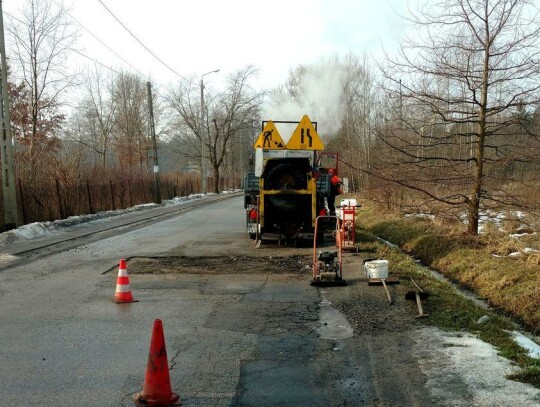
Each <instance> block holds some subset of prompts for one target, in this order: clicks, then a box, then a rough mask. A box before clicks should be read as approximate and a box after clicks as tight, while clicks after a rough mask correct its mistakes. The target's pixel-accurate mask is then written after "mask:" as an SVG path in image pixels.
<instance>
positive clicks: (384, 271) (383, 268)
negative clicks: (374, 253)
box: [364, 260, 388, 279]
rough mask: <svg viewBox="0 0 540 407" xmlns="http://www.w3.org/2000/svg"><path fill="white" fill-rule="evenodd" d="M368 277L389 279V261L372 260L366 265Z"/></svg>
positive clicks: (365, 270) (365, 269)
mask: <svg viewBox="0 0 540 407" xmlns="http://www.w3.org/2000/svg"><path fill="white" fill-rule="evenodd" d="M364 272H365V273H366V277H367V278H368V279H370V278H388V260H371V261H366V262H365V263H364Z"/></svg>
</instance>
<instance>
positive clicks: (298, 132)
mask: <svg viewBox="0 0 540 407" xmlns="http://www.w3.org/2000/svg"><path fill="white" fill-rule="evenodd" d="M286 148H287V149H289V150H324V144H323V143H322V141H321V139H320V137H319V135H318V134H317V131H316V130H315V127H314V126H313V123H311V120H310V119H309V117H308V116H307V115H304V117H302V120H300V123H298V126H296V129H295V130H294V132H293V134H292V136H291V138H290V139H289V142H288V143H287V147H286Z"/></svg>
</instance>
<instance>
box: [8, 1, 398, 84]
mask: <svg viewBox="0 0 540 407" xmlns="http://www.w3.org/2000/svg"><path fill="white" fill-rule="evenodd" d="M53 1H59V0H53ZM102 1H103V2H104V3H105V4H106V5H107V6H108V7H109V8H110V9H111V11H113V13H114V14H115V15H116V16H117V17H118V18H119V19H120V20H121V21H122V22H123V23H124V24H125V25H126V26H127V27H128V28H130V29H131V30H132V31H133V32H134V34H135V35H136V36H138V37H139V39H140V40H141V41H142V42H143V43H145V44H146V45H147V46H148V47H149V48H150V49H151V50H152V51H153V52H154V53H156V54H157V55H158V56H159V57H160V58H161V59H163V60H164V61H165V62H166V63H167V64H168V65H170V66H171V67H172V68H173V69H174V70H175V71H177V72H178V73H180V74H182V75H184V76H191V75H195V76H196V77H197V78H198V77H199V76H200V75H201V74H202V73H205V72H208V71H211V70H214V69H217V68H219V69H221V72H220V73H219V74H217V75H213V76H214V77H213V78H212V76H209V77H208V78H207V79H208V80H209V81H215V82H219V81H220V80H221V79H220V75H221V76H223V74H226V73H227V72H231V71H233V70H235V69H239V68H241V67H243V66H245V65H246V64H250V63H251V64H254V65H255V66H257V67H258V68H259V69H260V76H259V82H258V84H259V85H260V86H261V87H272V86H275V85H278V84H280V83H281V82H283V81H284V80H285V79H286V77H287V74H288V71H289V69H290V68H292V67H294V66H296V65H298V64H300V63H312V62H315V61H317V60H318V59H319V58H321V57H324V56H329V55H333V54H338V55H343V54H346V53H348V52H352V53H356V54H359V55H360V54H362V53H363V52H367V53H370V54H373V55H375V56H380V55H381V49H382V45H383V44H384V46H385V48H389V49H392V48H393V47H394V46H395V45H396V43H397V41H398V38H399V36H400V35H401V34H402V32H403V31H404V24H403V22H402V21H401V20H400V18H399V17H398V15H397V14H396V12H399V13H403V12H404V11H405V10H406V7H407V1H406V0H397V1H395V0H394V1H392V2H391V3H392V5H390V0H380V1H375V0H274V1H272V2H269V1H264V2H263V1H253V0H229V1H217V0H197V1H194V0H189V1H188V0H153V1H151V2H149V1H142V0H102ZM25 3H26V0H4V1H3V7H4V10H5V11H7V12H8V13H10V14H12V15H15V16H17V15H18V14H19V11H18V10H20V9H21V7H22V6H23V4H25ZM65 4H67V5H68V6H69V5H70V4H71V11H70V13H71V14H72V15H73V16H74V17H75V18H76V19H77V20H79V21H80V22H81V23H82V24H83V25H84V26H85V27H87V28H88V29H89V30H90V31H92V32H93V33H94V34H95V35H97V36H98V37H99V38H101V39H102V40H103V41H104V42H106V43H107V45H109V47H111V48H112V49H113V50H115V51H116V52H117V53H118V54H120V55H121V56H122V57H123V58H124V59H126V60H127V61H129V63H130V64H131V65H133V66H134V67H136V68H137V69H138V70H139V71H141V72H142V73H144V74H145V75H147V76H150V77H151V78H152V79H153V80H154V81H155V82H157V83H161V84H164V83H168V82H171V81H176V80H177V79H178V77H177V76H175V75H174V74H173V73H172V72H170V71H169V70H168V69H167V68H165V67H164V66H162V65H161V64H159V62H157V61H156V60H155V59H154V58H152V56H150V55H149V54H148V53H147V52H146V51H145V50H144V49H143V48H142V47H141V46H140V45H139V44H137V42H136V41H135V40H134V39H133V38H131V37H130V36H129V34H128V33H127V32H126V31H125V30H123V29H122V28H121V27H120V25H119V24H118V23H117V22H116V21H115V20H114V19H113V17H111V15H110V14H109V13H108V12H107V11H106V10H105V9H104V8H103V6H102V5H101V4H100V2H99V1H98V0H66V1H65ZM8 22H9V19H7V18H6V23H8ZM80 33H81V38H80V45H81V47H82V50H83V52H84V53H85V54H86V55H88V56H89V57H92V58H95V59H96V60H98V61H100V62H102V63H104V64H106V65H109V66H113V67H123V68H125V69H130V68H129V67H128V66H126V64H125V63H124V62H122V61H121V60H120V59H119V58H117V57H116V56H115V55H114V54H112V53H111V52H110V51H108V50H107V49H106V48H105V47H104V46H103V45H101V44H100V43H99V42H98V41H96V40H95V39H94V38H92V36H91V35H90V34H88V33H87V32H86V31H85V30H84V29H80ZM7 52H8V55H9V52H10V51H9V48H8V51H7ZM73 62H74V63H81V64H85V63H88V61H87V60H82V61H81V60H80V58H74V59H73Z"/></svg>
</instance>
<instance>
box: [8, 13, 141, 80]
mask: <svg viewBox="0 0 540 407" xmlns="http://www.w3.org/2000/svg"><path fill="white" fill-rule="evenodd" d="M4 14H5V15H7V16H8V17H9V18H11V19H13V20H15V21H18V22H19V23H21V24H23V25H26V23H25V22H24V21H22V20H21V19H19V18H17V17H15V16H13V15H11V14H10V13H8V12H7V11H4ZM67 48H69V49H70V50H71V51H73V52H75V53H77V54H79V55H80V56H82V57H84V58H86V59H89V60H90V61H92V62H95V63H96V64H98V65H100V66H102V67H103V68H105V69H108V70H109V71H111V72H114V73H116V74H118V75H121V72H118V71H117V70H115V69H113V68H111V67H110V66H107V65H105V64H103V63H101V62H99V61H98V60H97V59H94V58H92V57H89V56H88V55H86V54H84V53H82V52H81V51H79V50H77V49H75V48H73V47H67ZM139 73H140V72H139Z"/></svg>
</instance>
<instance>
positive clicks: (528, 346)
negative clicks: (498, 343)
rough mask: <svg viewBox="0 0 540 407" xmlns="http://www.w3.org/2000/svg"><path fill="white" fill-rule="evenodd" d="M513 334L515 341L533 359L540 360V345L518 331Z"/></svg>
mask: <svg viewBox="0 0 540 407" xmlns="http://www.w3.org/2000/svg"><path fill="white" fill-rule="evenodd" d="M511 334H512V336H513V337H514V341H516V343H517V344H518V345H519V346H521V347H522V348H523V349H525V350H526V351H527V353H528V354H529V356H530V357H531V358H535V359H540V345H538V344H537V343H536V342H534V341H532V340H531V339H529V338H527V337H526V336H525V335H523V334H521V333H519V332H517V331H512V332H511Z"/></svg>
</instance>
